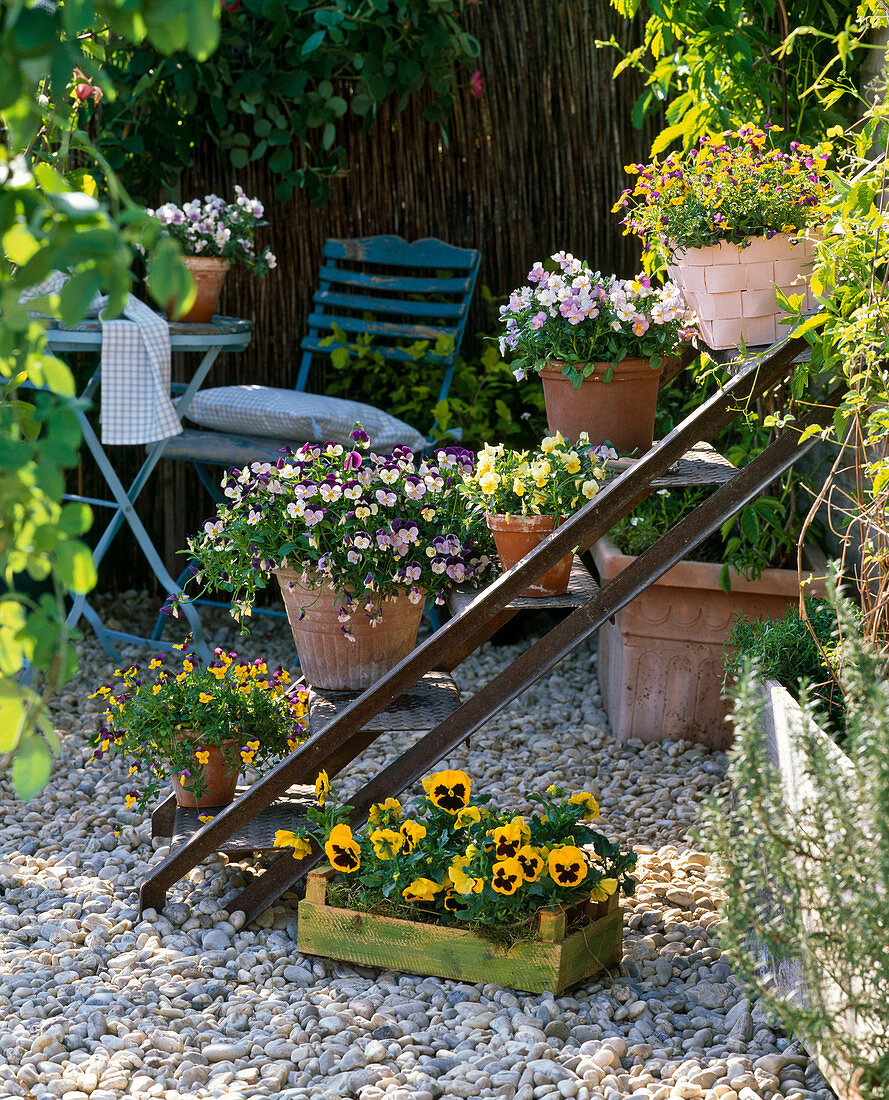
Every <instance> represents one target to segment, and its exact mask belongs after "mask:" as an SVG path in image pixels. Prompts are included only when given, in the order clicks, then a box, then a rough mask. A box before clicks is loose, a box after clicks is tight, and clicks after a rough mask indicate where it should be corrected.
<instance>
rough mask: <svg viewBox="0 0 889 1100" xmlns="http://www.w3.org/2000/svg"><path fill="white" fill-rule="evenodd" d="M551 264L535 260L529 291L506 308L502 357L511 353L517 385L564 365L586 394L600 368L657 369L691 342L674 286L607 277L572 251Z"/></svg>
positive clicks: (684, 311)
mask: <svg viewBox="0 0 889 1100" xmlns="http://www.w3.org/2000/svg"><path fill="white" fill-rule="evenodd" d="M551 259H552V261H553V264H552V265H550V267H547V266H545V265H544V264H543V263H541V262H540V261H537V262H536V263H535V264H534V266H533V267H532V268H531V270H530V271H529V272H528V284H527V285H526V286H522V287H519V288H518V289H517V290H514V291H513V292H512V294H510V296H509V301H508V302H507V303H506V304H504V305H502V306H501V307H500V319H501V321H503V323H504V325H505V332H504V334H503V335H502V336H501V337H500V354H501V355H505V354H506V353H507V352H511V353H512V355H513V359H512V367H513V373H514V374H515V376H516V378H517V379H518V381H520V382H521V381H522V380H523V379H524V378H525V377H526V376H527V374H528V372H529V371H531V372H533V373H539V372H540V371H542V370H543V369H544V368H545V367H556V366H559V367H561V368H562V373H563V374H565V375H566V376H567V377H568V378H570V379H571V384H572V385H573V386H574V388H575V389H580V386H581V384H582V382H583V380H584V378H588V377H589V376H590V375H591V374H593V373H594V371H595V369H596V364H597V363H609V364H613V365H617V364H618V363H620V362H622V361H623V360H624V359H626V358H638V359H648V360H650V361H651V367H652V370H657V369H658V368H659V367H660V365H661V362H662V359H663V357H664V356H665V355H668V354H670V353H671V352H673V351H675V350H676V349H677V348H678V346H679V344H680V343H681V341H682V340H684V339H689V338H690V337H691V335H692V330H691V329H690V328H689V327H688V326H689V322H690V318H689V316H688V311H687V307H686V305H685V301H684V299H683V297H682V293H681V291H680V290H679V289H678V288H677V287H676V286H675V284H673V283H664V284H663V285H657V284H656V283H654V282H653V281H652V280H651V279H649V278H648V276H646V275H640V276H639V278H638V279H619V278H618V277H617V276H616V275H603V274H602V273H601V271H593V270H591V268H590V266H589V264H588V263H587V262H586V260H578V259H576V258H575V257H574V256H572V255H571V253H570V252H568V253H566V252H557V253H556V254H555V255H554V256H552V257H551ZM553 265H555V267H553ZM551 268H552V269H551ZM611 373H613V372H611ZM611 373H609V372H608V371H606V372H605V375H604V376H603V381H604V382H610V381H611Z"/></svg>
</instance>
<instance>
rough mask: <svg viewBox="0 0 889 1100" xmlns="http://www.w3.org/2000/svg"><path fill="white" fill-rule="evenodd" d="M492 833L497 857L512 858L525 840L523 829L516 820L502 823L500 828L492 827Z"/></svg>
mask: <svg viewBox="0 0 889 1100" xmlns="http://www.w3.org/2000/svg"><path fill="white" fill-rule="evenodd" d="M522 824H524V822H522ZM490 835H491V836H492V837H493V838H494V855H495V856H496V858H497V859H512V858H513V857H514V856H515V854H516V852H517V851H518V850H519V848H521V846H522V842H523V840H524V838H523V836H522V830H521V828H520V826H519V825H518V824H517V822H515V821H511V822H510V823H509V824H508V825H501V826H500V828H499V829H492V830H491V834H490Z"/></svg>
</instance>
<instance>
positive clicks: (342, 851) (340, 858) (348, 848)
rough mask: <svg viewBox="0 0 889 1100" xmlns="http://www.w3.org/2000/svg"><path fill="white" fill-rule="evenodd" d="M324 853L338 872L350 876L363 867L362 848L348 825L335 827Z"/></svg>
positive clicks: (331, 831)
mask: <svg viewBox="0 0 889 1100" xmlns="http://www.w3.org/2000/svg"><path fill="white" fill-rule="evenodd" d="M324 851H325V852H326V853H327V858H328V859H329V860H330V862H331V864H332V865H333V866H334V867H336V869H337V870H338V871H344V872H345V873H346V874H350V873H351V872H352V871H357V870H358V868H359V867H360V866H361V848H360V847H359V846H358V841H357V840H355V838H354V837H353V836H352V830H351V829H350V828H349V826H348V825H334V827H333V828H332V829H331V830H330V836H329V837H328V838H327V843H326V844H325V845H324Z"/></svg>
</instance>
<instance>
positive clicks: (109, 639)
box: [46, 317, 253, 661]
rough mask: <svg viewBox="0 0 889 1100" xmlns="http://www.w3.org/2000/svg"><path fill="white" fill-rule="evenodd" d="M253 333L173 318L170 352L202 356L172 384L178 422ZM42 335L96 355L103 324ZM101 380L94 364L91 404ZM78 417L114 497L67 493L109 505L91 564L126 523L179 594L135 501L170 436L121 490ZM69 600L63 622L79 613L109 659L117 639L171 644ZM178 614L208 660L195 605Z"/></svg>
mask: <svg viewBox="0 0 889 1100" xmlns="http://www.w3.org/2000/svg"><path fill="white" fill-rule="evenodd" d="M252 335H253V326H252V324H251V322H250V321H244V320H240V319H238V318H233V317H214V318H213V321H212V322H211V323H210V324H205V325H187V324H182V323H181V322H176V321H173V322H171V323H170V350H171V352H194V353H197V354H199V355H201V359H200V362H199V363H198V365H197V369H196V370H195V371H194V374H193V375H192V376H191V380H190V381H189V382H188V384H187V385H184V386H181V385H180V386H173V387H172V388H173V390H174V391H177V395H178V402H177V405H176V411H177V413H178V415H179V418H180V420H181V419H182V418H183V417H184V416H185V414H186V412H187V411H188V407H189V405H190V404H191V401H192V398H193V397H194V395H195V393H197V391H198V390H199V389H200V388H201V386H202V384H203V382H204V379H205V378H206V377H207V375H208V373H209V371H210V368H211V367H212V366H213V364H214V363H215V362H216V360H217V358H218V357H219V355H220V354H221V353H222V352H223V351H243V350H244V348H246V347H247V345H248V344H249V343H250V339H251V337H252ZM46 339H47V343H48V344H49V347H50V350H51V351H52V352H53V353H55V354H58V353H60V352H72V351H79V352H84V351H89V352H97V353H99V352H101V349H102V326H101V323H100V322H99V321H82V322H81V323H80V324H78V325H72V326H70V327H62V326H51V327H49V328H48V329H47V332H46ZM100 384H101V367H100V366H99V367H96V370H95V371H94V372H93V374H92V376H91V377H90V379H89V381H88V382H87V384H86V387H85V388H84V390H83V392H82V393H81V394H80V397H81V399H86V400H87V401H89V402H91V403H92V401H93V399H94V397H95V395H96V393H97V391H98V389H99V386H100ZM77 418H78V420H79V421H80V427H81V429H82V431H83V438H84V442H85V443H86V445H87V447H88V448H89V451H90V453H91V454H92V456H93V458H95V460H96V463H97V464H98V467H99V469H100V470H101V472H102V476H103V478H104V479H105V484H106V485H107V486H108V489H109V491H110V493H111V498H112V499H110V500H107V499H101V498H96V497H82V496H68V497H66V499H68V500H75V501H81V502H82V503H84V504H89V505H92V506H93V507H99V508H110V509H111V519H110V520H109V522H108V524H107V526H106V527H105V530H104V531H103V532H102V534H101V536H100V538H99V541H98V543H97V544H96V548H95V550H94V551H93V562H94V563H95V565H96V567H98V565H99V562H101V560H102V559H103V558H104V556H105V554H106V553H107V552H108V548H109V547H110V546H111V544H112V542H113V541H114V539H115V537H116V536H117V534H118V532H119V531H120V529H121V527H122V526H123V525H124V524H127V526H128V527H129V528H130V530H131V531H132V532H133V535H134V536H135V538H136V542H137V543H138V544H139V548H140V549H141V551H142V553H143V554H144V555H145V557H146V559H147V561H148V564H149V566H150V567H151V570H152V572H153V573H154V575H155V577H157V579H158V582H159V583H160V585H161V587H162V588H163V589H164V590H165V591H166V592H167V594H168V595H170V596H173V595H176V594H178V593H179V592H180V588H179V586H178V585H177V583H176V581H174V580H173V578H172V577H171V576H170V574H169V572H168V571H167V569H166V567H165V566H164V563H163V560H162V559H161V556H160V554H159V553H158V551H157V549H156V548H155V546H154V543H153V542H152V541H151V538H150V537H149V535H148V532H147V531H146V530H145V526H144V525H143V523H142V521H141V520H140V519H139V516H138V515H137V513H136V508H135V504H136V499H137V497H138V496H139V494H140V493H141V492H142V490H143V489H144V487H145V484H146V482H147V481H148V479H149V477H150V476H151V474H152V471H153V470H154V468H155V466H156V465H157V463H158V461H159V460H160V458H161V456H162V454H163V451H164V447H165V446H166V445H167V442H168V440H166V439H161V440H158V441H157V442H156V443H154V444H152V445H151V446H150V447H149V449H148V454H147V456H146V458H145V461H144V462H143V463H142V466H141V468H140V470H139V472H138V474H137V475H136V477H135V479H134V480H133V482H132V484H131V485H130V486H129V488H126V489H125V488H124V486H123V483H122V482H121V480H120V477H119V475H118V473H117V471H116V470H115V467H114V463H113V462H112V461H111V459H110V458H109V456H108V453H107V451H106V450H105V448H104V447H103V445H102V443H101V442H100V440H99V437H98V436H97V434H96V431H95V429H94V428H93V425H92V424H91V423H90V421H89V420H88V419H87V416H86V414H85V412H84V410H83V409H78V410H77ZM174 438H175V437H174ZM72 598H73V601H74V602H73V605H72V607H71V610H70V612H69V613H68V618H67V620H66V623H67V625H68V626H71V627H73V626H75V625H76V624H77V622H78V621H79V620H80V618H81V617H83V618H85V619H86V620H87V622H89V624H90V625H91V626H92V628H93V630H94V631H95V632H96V636H97V637H98V639H99V642H100V643H101V645H102V648H103V649H104V650H105V652H106V653H107V654H108V655H109V656H110V657H113V658H114V660H116V661H117V660H119V659H120V655H119V653H118V651H117V648H116V647H115V645H114V642H115V641H123V642H138V643H140V644H143V645H151V646H154V647H155V648H158V649H169V648H170V645H171V643H169V642H163V641H157V640H154V639H151V638H143V637H140V636H138V635H135V634H129V633H127V632H126V631H123V630H112V629H111V628H110V627H108V626H106V625H105V623H103V622H102V619H101V617H100V616H99V614H98V612H97V611H96V609H95V608H94V607H93V606H92V604H91V603H90V602H89V600H88V599H87V598H86V596H83V595H73V594H72ZM182 613H183V615H184V616H185V618H186V619H187V620H188V624H189V626H190V627H191V630H192V633H193V635H194V645H195V649H196V650H197V652H198V654H199V655H200V656H201V658H202V659H203V660H205V661H209V660H210V659H211V658H212V654H211V653H210V649H209V647H208V646H207V643H206V641H205V640H204V635H203V631H202V630H201V621H200V618H199V616H198V612H197V609H196V608H195V607H194V606H193V605H191V604H188V603H186V604H184V605H183V606H182Z"/></svg>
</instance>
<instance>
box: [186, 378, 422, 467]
mask: <svg viewBox="0 0 889 1100" xmlns="http://www.w3.org/2000/svg"><path fill="white" fill-rule="evenodd" d="M188 417H189V419H191V420H193V421H194V422H195V423H196V424H200V425H201V426H202V427H204V428H215V429H216V430H217V431H222V432H233V433H235V434H241V435H252V436H264V437H271V438H273V439H276V440H281V439H286V440H291V441H292V442H293V443H343V444H346V443H348V442H349V433H350V432H351V431H352V429H353V428H354V427H355V424H356V422H357V421H360V422H361V424H362V426H363V427H364V430H365V431H366V432H367V434H368V435H369V436H370V440H371V445H372V446H373V448H374V449H375V450H377V451H388V450H391V449H392V448H393V447H399V446H401V447H412V448H413V449H414V450H419V449H420V448H422V447H423V446H425V444H426V440H425V439H424V438H423V436H422V435H421V434H420V433H419V432H418V431H417V430H416V429H415V428H412V427H411V426H410V425H409V424H405V422H404V421H403V420H398V419H396V418H395V417H394V416H390V415H389V414H388V413H387V412H383V410H382V409H377V408H375V407H374V406H373V405H364V404H362V403H361V402H359V401H346V400H344V399H342V398H340V397H325V396H322V395H321V394H315V393H297V392H296V391H295V390H282V389H275V388H273V387H271V386H217V387H216V388H215V389H208V390H199V391H198V392H197V393H196V394H195V396H194V400H193V401H192V403H191V405H189V408H188Z"/></svg>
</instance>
